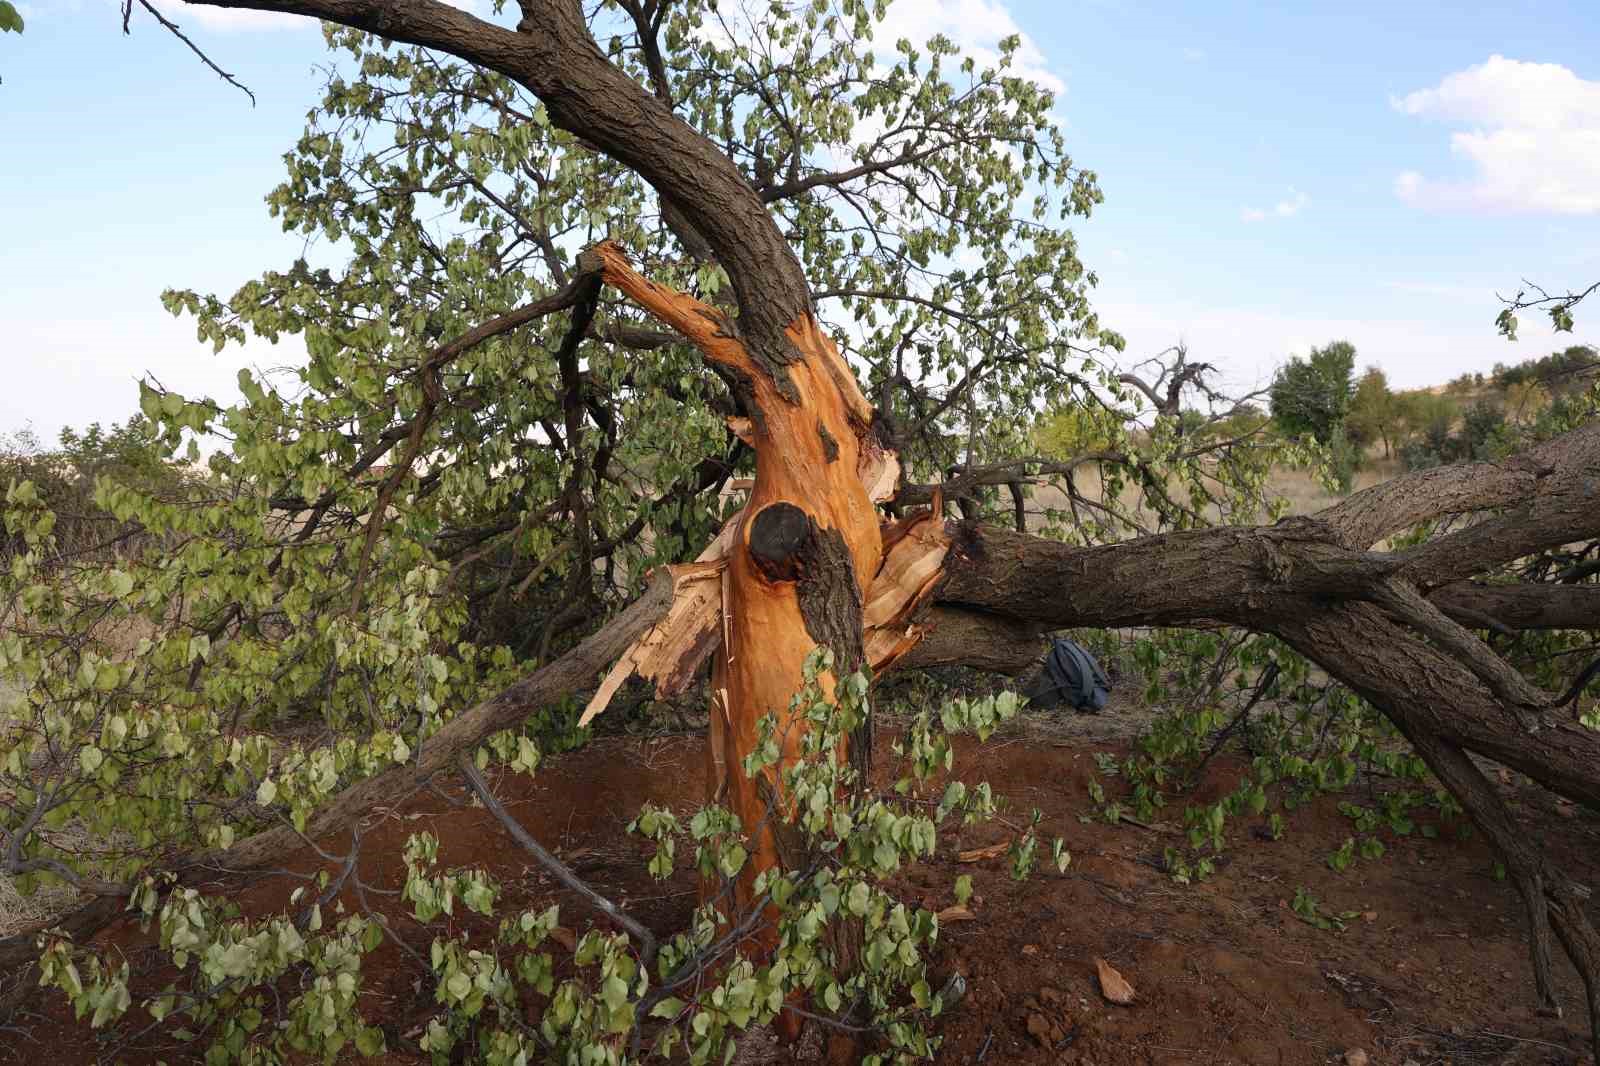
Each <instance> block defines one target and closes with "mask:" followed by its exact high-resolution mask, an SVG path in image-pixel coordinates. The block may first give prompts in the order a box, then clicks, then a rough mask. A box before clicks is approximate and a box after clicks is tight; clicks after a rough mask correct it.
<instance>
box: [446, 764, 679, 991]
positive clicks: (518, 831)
mask: <svg viewBox="0 0 1600 1066" xmlns="http://www.w3.org/2000/svg"><path fill="white" fill-rule="evenodd" d="M456 765H457V766H458V767H460V768H461V774H462V776H463V777H465V778H466V779H467V784H469V785H471V786H472V791H473V792H476V793H477V794H478V799H479V800H481V801H482V802H483V805H484V806H485V807H487V808H488V809H489V813H490V814H492V815H494V816H495V818H496V819H497V820H498V821H499V822H500V824H501V825H502V826H504V827H505V830H506V832H508V833H510V834H511V838H512V839H513V840H515V841H516V842H517V843H518V844H521V845H522V847H523V848H524V849H525V850H526V851H527V852H528V854H530V855H532V856H533V857H534V858H535V859H537V860H538V862H539V865H541V866H543V867H544V868H545V869H546V870H549V871H550V873H551V874H552V875H553V876H554V877H555V879H556V880H557V881H560V882H561V883H562V884H563V885H565V886H567V888H568V889H570V890H571V891H572V892H574V893H575V894H577V895H578V896H579V897H580V898H582V899H584V900H586V901H587V902H588V903H589V905H590V906H592V907H594V908H595V909H596V910H598V911H600V912H601V913H602V914H605V915H606V916H607V917H609V918H610V919H611V920H612V921H614V922H616V923H617V924H618V925H620V926H622V927H623V928H624V929H626V930H627V931H628V932H629V933H630V934H632V935H633V937H634V938H635V939H636V940H638V941H639V943H640V944H641V945H642V950H641V951H640V952H639V961H640V962H641V963H642V964H643V966H644V968H645V969H646V970H647V971H648V970H649V969H650V965H651V963H653V962H654V961H655V956H656V935H655V934H654V933H652V932H651V931H650V930H649V929H648V928H647V927H646V926H645V925H644V924H643V923H641V922H640V921H639V920H638V919H637V918H635V917H633V916H632V915H630V914H629V913H628V912H627V911H625V910H623V909H622V908H621V907H619V906H617V905H616V904H615V903H612V902H611V901H610V900H609V899H606V898H605V897H604V896H602V895H601V894H600V893H598V892H596V891H595V890H594V889H592V888H590V887H589V882H587V881H585V880H584V879H583V878H581V877H579V876H578V875H577V874H576V873H574V872H573V871H572V867H570V866H568V865H567V864H566V863H564V862H562V861H561V860H560V859H558V858H556V857H555V856H554V855H552V854H550V852H548V851H546V850H545V848H544V845H542V844H540V843H539V842H538V841H537V840H535V839H534V838H533V834H531V833H529V832H528V831H527V829H525V828H524V827H523V825H522V823H521V822H519V821H517V820H516V819H515V818H513V817H512V816H511V812H510V811H508V810H506V808H505V805H504V804H503V803H501V802H500V800H499V799H498V798H496V797H495V794H494V792H493V791H491V790H490V788H489V783H488V782H487V781H485V780H484V779H483V775H482V774H480V773H479V772H478V767H477V764H476V763H474V762H473V760H472V755H471V754H470V753H469V752H462V753H461V754H460V755H459V756H458V757H457V759H456Z"/></svg>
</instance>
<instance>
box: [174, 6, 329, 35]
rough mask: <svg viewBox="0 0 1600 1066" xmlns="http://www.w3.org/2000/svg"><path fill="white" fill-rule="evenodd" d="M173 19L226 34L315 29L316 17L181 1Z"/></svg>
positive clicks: (181, 23)
mask: <svg viewBox="0 0 1600 1066" xmlns="http://www.w3.org/2000/svg"><path fill="white" fill-rule="evenodd" d="M170 14H171V17H172V21H173V22H176V23H177V24H178V25H179V26H182V25H183V24H184V22H185V21H191V22H194V23H197V24H199V25H201V26H204V27H205V28H206V29H208V30H217V31H221V32H223V33H252V32H255V31H258V30H308V29H316V26H317V22H316V20H315V19H309V18H306V17H305V16H304V15H284V14H280V13H278V12H276V11H246V10H241V9H238V8H226V7H206V6H205V5H203V4H189V3H180V4H178V5H177V6H176V7H175V8H173V9H172V10H171V13H170Z"/></svg>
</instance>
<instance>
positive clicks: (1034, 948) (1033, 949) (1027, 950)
mask: <svg viewBox="0 0 1600 1066" xmlns="http://www.w3.org/2000/svg"><path fill="white" fill-rule="evenodd" d="M1022 953H1023V954H1024V955H1037V954H1039V945H1038V944H1024V945H1022Z"/></svg>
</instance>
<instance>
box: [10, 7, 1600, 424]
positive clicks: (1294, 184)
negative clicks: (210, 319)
mask: <svg viewBox="0 0 1600 1066" xmlns="http://www.w3.org/2000/svg"><path fill="white" fill-rule="evenodd" d="M169 6H170V8H171V10H172V13H173V15H174V17H175V18H176V19H177V20H178V21H180V22H182V23H183V24H184V27H185V29H186V30H189V31H191V32H192V33H193V35H194V37H195V39H196V40H197V41H198V42H200V43H202V44H203V45H204V46H205V47H206V48H207V49H208V50H209V51H210V52H211V53H212V54H213V56H214V57H215V58H216V59H217V60H218V61H219V62H220V63H221V64H222V65H223V66H224V67H225V68H226V69H228V70H230V71H232V72H233V73H235V74H236V75H238V76H239V77H240V79H241V80H243V81H244V82H245V83H246V84H248V85H249V86H250V87H251V88H252V89H253V90H254V91H255V93H256V96H257V99H258V104H257V106H256V107H255V108H253V109H252V108H251V107H250V106H249V102H248V101H247V100H246V99H245V98H244V96H243V95H242V94H240V93H238V92H237V90H234V89H232V88H229V87H228V86H226V85H224V84H222V83H221V82H219V81H218V80H217V79H216V78H215V77H214V76H213V75H212V74H211V73H210V72H209V71H207V70H205V69H204V68H203V67H202V66H200V64H199V63H198V62H197V61H195V60H194V59H193V57H191V56H190V55H189V54H188V53H187V52H185V51H184V50H183V48H182V46H181V45H180V44H179V43H178V42H177V41H175V40H173V39H172V38H170V37H168V36H167V35H166V34H165V33H163V32H161V31H160V30H159V28H158V27H156V26H154V25H153V24H152V23H151V22H150V20H149V19H137V18H136V19H135V22H134V34H133V36H132V37H131V38H124V37H123V36H122V34H121V30H120V24H119V20H118V19H117V17H116V15H115V11H114V5H113V4H112V3H111V2H110V0H32V2H31V3H29V4H26V5H23V11H24V14H25V16H26V17H27V18H28V28H27V32H26V33H25V34H24V35H23V36H22V37H20V38H19V37H16V36H12V35H6V36H4V37H0V77H3V79H4V81H3V84H0V116H3V117H0V121H3V123H4V125H3V127H0V129H3V134H0V136H3V141H0V143H3V144H4V150H3V151H0V160H3V163H0V320H3V322H4V324H5V325H4V334H3V336H4V338H5V339H4V341H3V342H0V344H3V350H4V352H5V355H6V360H5V362H6V369H7V371H8V375H7V382H8V384H9V386H10V387H9V388H7V389H6V390H4V392H3V393H0V431H7V430H12V429H16V428H18V427H20V426H22V425H23V424H25V423H30V422H31V423H32V424H33V425H34V426H35V428H36V429H37V430H38V431H39V432H41V433H42V434H43V435H45V436H47V437H48V436H53V435H54V433H55V432H56V431H57V430H58V429H59V427H60V426H61V425H63V424H67V423H71V424H79V425H81V424H84V423H87V422H89V421H93V420H102V421H104V420H110V419H115V418H121V417H124V416H125V415H126V414H127V413H129V412H130V411H132V410H133V409H134V406H135V402H136V390H135V384H134V383H135V381H136V380H137V378H138V377H139V376H140V375H141V374H143V373H147V372H148V373H151V374H154V375H155V376H156V377H158V378H160V379H161V380H162V381H163V382H164V383H165V384H167V385H169V386H172V387H180V388H184V389H187V390H191V391H194V392H207V393H210V394H212V395H214V396H216V397H217V398H219V399H224V400H225V399H228V398H231V396H232V395H233V389H234V385H233V382H234V379H235V375H236V372H237V370H238V368H239V367H240V366H241V365H255V366H272V365H276V364H281V363H286V362H290V361H292V360H293V358H294V352H293V350H292V349H291V348H288V347H281V348H273V347H272V346H270V345H266V344H264V343H257V344H252V345H251V346H249V347H248V348H247V349H246V350H244V351H239V350H229V351H226V352H224V353H223V354H222V355H220V356H215V355H212V354H211V352H210V349H209V348H207V347H201V346H200V345H198V344H196V343H195V341H194V339H193V329H192V326H191V325H190V324H187V323H184V322H181V321H177V320H173V319H171V318H170V317H169V316H167V315H166V313H165V312H164V311H163V310H162V309H161V307H160V304H159V301H158V296H159V293H160V291H161V289H162V288H164V287H166V286H170V285H177V286H184V287H191V288H196V289H199V290H202V291H205V290H215V291H218V292H221V293H223V294H226V293H229V292H231V291H232V290H233V288H234V287H235V286H237V285H238V284H239V283H240V282H242V281H244V280H246V279H248V278H249V277H251V276H253V275H254V274H256V273H258V272H259V271H260V270H262V269H264V268H266V267H269V266H281V265H284V264H286V263H287V262H288V261H289V260H290V259H291V258H292V257H293V256H294V255H296V254H298V253H299V252H300V244H299V242H298V241H296V240H295V239H293V238H291V237H288V236H286V235H284V234H282V233H281V232H279V230H278V227H277V225H276V223H275V222H274V221H273V220H272V219H271V218H269V217H268V216H267V214H266V211H265V208H264V206H263V204H262V197H263V196H264V195H265V193H266V192H267V191H268V190H269V189H270V188H271V187H272V185H273V184H274V183H275V182H276V181H277V180H278V177H279V174H280V168H281V163H280V157H281V155H282V153H283V151H284V150H285V149H286V148H287V147H288V146H289V145H290V144H291V143H292V141H293V140H294V138H295V137H296V136H297V135H298V133H299V131H300V128H301V126H302V124H303V121H304V116H305V112H306V110H307V109H308V108H309V107H310V105H311V104H312V103H313V102H314V100H315V98H316V93H317V90H318V87H319V85H320V75H319V74H318V73H317V72H316V69H315V68H316V67H317V66H318V65H319V64H321V63H324V62H325V61H326V54H325V52H324V49H323V46H322V40H321V36H320V34H319V33H318V32H317V30H316V28H315V26H314V25H312V24H310V23H306V22H303V21H298V20H289V21H288V22H287V23H285V22H281V21H275V20H274V19H272V18H270V17H266V18H264V17H260V16H254V15H248V14H237V13H215V12H209V11H201V10H194V9H187V10H186V9H184V8H182V6H181V5H179V4H176V3H174V4H171V5H169ZM891 17H892V19H893V21H894V27H895V29H896V30H897V31H903V32H907V33H909V34H911V35H924V36H925V35H926V34H927V33H930V32H934V31H942V32H946V33H949V34H950V35H951V36H952V37H954V38H956V39H957V40H958V41H960V42H963V43H965V44H968V45H969V46H971V47H973V48H974V49H975V50H979V51H981V50H982V49H984V48H985V47H989V46H992V44H993V42H994V41H996V40H997V39H998V37H999V36H1001V35H1002V34H1004V33H1006V32H1010V31H1011V30H1013V29H1015V30H1017V31H1020V32H1021V33H1023V34H1024V35H1025V36H1026V38H1027V40H1028V48H1027V49H1026V56H1027V62H1028V66H1029V69H1030V70H1031V71H1033V72H1034V73H1036V74H1037V75H1038V76H1040V77H1042V78H1045V79H1048V80H1050V81H1051V82H1052V83H1054V84H1056V85H1058V86H1059V87H1060V89H1061V93H1060V99H1059V104H1058V108H1057V110H1058V112H1059V114H1060V116H1061V117H1062V119H1063V121H1064V123H1065V126H1066V129H1067V133H1068V140H1069V145H1070V148H1071V151H1072V152H1073V154H1074V156H1075V158H1076V160H1077V161H1078V162H1079V163H1080V164H1081V165H1083V166H1086V167H1089V168H1090V169H1093V170H1095V171H1096V172H1097V173H1098V174H1099V176H1100V178H1101V182H1102V186H1103V188H1104V190H1105V194H1106V202H1105V204H1104V205H1103V206H1102V208H1101V209H1100V210H1099V211H1097V213H1096V215H1095V217H1094V218H1093V219H1092V220H1090V221H1088V222H1086V223H1080V224H1078V225H1077V226H1076V227H1075V228H1076V230H1077V232H1078V234H1079V237H1080V239H1081V242H1082V247H1083V258H1084V260H1085V261H1086V262H1087V263H1088V264H1089V266H1090V267H1091V268H1093V269H1095V270H1096V271H1098V273H1099V274H1100V276H1101V279H1102V284H1101V289H1100V294H1099V297H1098V299H1097V300H1096V304H1097V306H1098V307H1099V309H1100V310H1101V313H1102V317H1103V318H1104V320H1105V321H1106V322H1107V324H1109V325H1111V326H1113V327H1114V328H1117V329H1119V330H1121V331H1122V332H1123V333H1124V334H1125V335H1126V336H1127V337H1128V339H1129V341H1130V348H1129V356H1130V358H1131V357H1137V356H1142V355H1145V354H1151V353H1153V352H1155V351H1158V350H1159V349H1161V348H1163V347H1165V346H1167V345H1169V344H1172V343H1174V342H1176V341H1178V340H1184V341H1186V342H1187V343H1188V345H1189V347H1190V351H1191V354H1192V355H1193V356H1194V357H1195V358H1202V359H1205V360H1207V361H1210V362H1214V363H1218V364H1220V365H1222V366H1223V367H1225V368H1226V370H1227V372H1228V374H1229V376H1230V378H1232V379H1233V380H1234V381H1235V382H1236V383H1239V384H1252V383H1256V382H1260V381H1264V380H1265V379H1266V378H1268V377H1269V376H1270V373H1271V368H1272V367H1273V366H1274V365H1275V364H1276V363H1277V362H1279V361H1281V360H1282V359H1283V358H1285V357H1286V356H1287V355H1289V354H1291V353H1293V352H1303V351H1304V350H1305V349H1306V348H1307V347H1309V346H1310V345H1312V344H1320V343H1323V342H1325V341H1328V340H1332V339H1335V338H1339V337H1345V338H1348V339H1349V340H1351V341H1352V342H1354V343H1355V344H1356V346H1357V348H1358V350H1359V351H1360V353H1361V358H1362V361H1363V362H1375V363H1378V364H1379V365H1382V366H1383V367H1384V369H1385V370H1387V371H1388V372H1389V374H1390V377H1391V379H1392V380H1394V381H1395V382H1396V383H1398V384H1404V385H1420V384H1430V383H1434V382H1437V381H1441V380H1444V379H1446V378H1449V377H1452V376H1454V375H1456V374H1459V373H1461V372H1463V371H1467V370H1487V369H1488V368H1489V367H1490V366H1492V365H1493V363H1494V362H1496V361H1497V360H1505V361H1514V360H1516V359H1521V358H1527V357H1530V356H1534V355H1540V354H1544V353H1545V352H1546V351H1548V350H1550V349H1551V348H1553V347H1556V346H1558V345H1561V344H1564V343H1567V341H1566V340H1565V339H1558V338H1556V337H1554V336H1552V335H1551V334H1550V333H1549V331H1548V330H1547V329H1544V328H1542V327H1539V326H1538V325H1537V324H1536V323H1533V322H1529V323H1528V325H1527V327H1526V328H1525V330H1524V334H1523V340H1522V341H1521V343H1519V344H1516V345H1510V344H1507V343H1506V342H1505V341H1503V340H1500V339H1499V338H1498V337H1496V336H1495V333H1494V330H1493V327H1492V325H1491V323H1492V320H1493V317H1494V315H1495V312H1496V311H1497V309H1498V305H1497V303H1496V301H1495V297H1494V293H1495V291H1496V290H1501V291H1506V290H1509V289H1510V288H1513V287H1515V285H1516V284H1517V281H1518V279H1519V278H1520V277H1524V276H1526V277H1529V278H1532V279H1534V280H1537V281H1540V282H1543V283H1546V284H1548V285H1550V286H1552V287H1555V286H1567V285H1579V284H1587V283H1589V282H1591V281H1594V280H1596V279H1600V60H1597V59H1596V58H1595V57H1596V56H1600V19H1595V18H1594V17H1593V14H1592V11H1591V10H1586V9H1585V5H1580V4H1579V3H1570V4H1549V3H1541V4H1532V3H1527V4H1509V3H1507V4H1496V5H1469V4H1459V3H1457V4H1443V3H1408V4H1403V5H1397V4H1393V3H1365V2H1350V3H1342V4H1331V3H1318V4H1310V3H1296V4H1280V5H1271V6H1270V7H1269V6H1268V5H1257V4H1243V3H1223V2H1212V3H1206V4H1199V3H1182V4H1178V3H1165V4H1161V3H1148V2H1137V0H1093V2H1084V3H1073V2H1067V0H897V3H896V5H895V10H894V12H893V13H892V16H891ZM1590 317H1591V318H1593V316H1590ZM1594 321H1600V318H1596V319H1594ZM1593 336H1594V329H1593V327H1592V325H1591V323H1590V320H1589V319H1585V318H1580V320H1579V334H1578V338H1577V339H1580V340H1587V339H1592V338H1593Z"/></svg>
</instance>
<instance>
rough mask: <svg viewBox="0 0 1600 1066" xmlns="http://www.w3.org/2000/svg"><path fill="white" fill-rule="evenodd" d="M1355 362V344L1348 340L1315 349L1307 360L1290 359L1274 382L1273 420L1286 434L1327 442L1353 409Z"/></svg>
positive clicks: (1296, 357) (1272, 396) (1272, 393)
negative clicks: (1306, 436)
mask: <svg viewBox="0 0 1600 1066" xmlns="http://www.w3.org/2000/svg"><path fill="white" fill-rule="evenodd" d="M1355 364H1356V350H1355V346H1354V345H1352V344H1350V342H1348V341H1334V342H1332V343H1330V344H1327V345H1324V346H1323V347H1321V348H1313V349H1311V353H1310V355H1308V356H1307V357H1306V358H1304V359H1302V358H1300V357H1299V356H1295V357H1293V358H1291V359H1290V360H1289V362H1288V363H1286V364H1285V365H1284V366H1283V367H1282V368H1280V369H1279V371H1278V374H1277V376H1276V377H1275V378H1274V379H1273V382H1272V391H1271V394H1270V395H1271V401H1272V418H1273V420H1274V421H1275V422H1277V423H1278V425H1279V426H1281V427H1283V430H1284V432H1286V433H1291V434H1295V435H1308V436H1311V437H1313V438H1315V439H1316V440H1317V441H1318V443H1321V444H1327V443H1328V442H1329V441H1331V440H1332V439H1333V431H1334V427H1336V426H1338V425H1340V424H1341V423H1342V422H1343V421H1344V418H1345V415H1346V413H1347V412H1348V411H1349V410H1350V398H1351V395H1352V393H1353V392H1354V385H1353V383H1352V377H1353V375H1354V373H1355Z"/></svg>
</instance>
